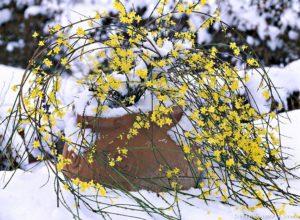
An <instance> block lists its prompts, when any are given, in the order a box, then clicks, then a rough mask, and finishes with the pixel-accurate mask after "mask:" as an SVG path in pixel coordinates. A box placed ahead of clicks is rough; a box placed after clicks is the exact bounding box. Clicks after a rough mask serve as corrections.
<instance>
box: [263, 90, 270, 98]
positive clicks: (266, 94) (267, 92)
mask: <svg viewBox="0 0 300 220" xmlns="http://www.w3.org/2000/svg"><path fill="white" fill-rule="evenodd" d="M262 95H263V97H264V98H265V99H266V100H268V99H269V98H270V97H271V94H270V92H269V90H265V91H263V93H262Z"/></svg>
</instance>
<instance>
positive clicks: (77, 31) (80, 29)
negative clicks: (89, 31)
mask: <svg viewBox="0 0 300 220" xmlns="http://www.w3.org/2000/svg"><path fill="white" fill-rule="evenodd" d="M76 34H77V35H78V36H79V37H83V36H84V35H85V30H84V29H83V28H82V27H79V28H77V30H76Z"/></svg>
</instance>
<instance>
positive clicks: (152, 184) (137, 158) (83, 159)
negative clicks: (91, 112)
mask: <svg viewBox="0 0 300 220" xmlns="http://www.w3.org/2000/svg"><path fill="white" fill-rule="evenodd" d="M182 114H183V112H182V111H181V109H180V108H178V107H177V108H174V111H173V112H172V113H171V114H170V117H171V118H172V120H173V121H172V123H171V124H170V125H164V126H162V127H160V126H158V125H157V124H155V123H153V122H150V124H149V127H147V128H145V127H143V128H141V129H139V132H138V134H137V135H135V136H133V137H132V138H130V139H127V138H126V135H128V134H129V133H130V129H131V128H132V127H133V124H134V122H135V121H136V118H139V117H141V116H140V114H127V115H124V116H121V117H114V118H96V117H92V116H81V115H78V116H77V122H79V123H81V124H85V128H91V129H92V130H93V131H94V132H99V133H100V137H99V138H98V139H97V141H96V143H95V152H94V155H95V158H94V159H93V161H92V162H89V155H90V152H89V151H87V152H85V153H84V154H83V155H78V154H77V153H75V152H74V151H72V150H69V149H68V145H65V147H64V152H63V156H64V158H66V159H71V161H72V163H71V164H68V165H66V166H65V168H64V173H65V174H66V175H67V176H68V177H71V178H76V177H79V178H80V179H82V180H83V181H91V180H94V181H96V182H100V183H102V184H104V185H107V186H110V187H117V188H122V189H127V190H137V189H149V190H152V191H161V190H166V189H171V188H174V186H172V185H171V184H172V181H171V177H170V176H168V175H165V173H164V170H163V169H164V168H165V169H166V168H169V170H174V169H175V171H174V172H175V173H176V172H178V176H177V181H176V182H177V183H178V184H179V185H180V186H181V187H182V188H184V189H188V188H191V187H192V186H194V185H195V182H194V179H193V178H192V175H191V169H190V163H189V162H188V161H187V160H186V159H185V155H184V153H183V151H182V149H181V148H180V146H179V145H178V144H177V143H176V142H175V141H174V140H172V139H171V138H170V136H169V135H168V134H167V132H168V130H170V128H172V127H173V126H174V125H175V124H176V123H177V122H178V121H179V120H180V118H181V117H182ZM169 175H170V174H169Z"/></svg>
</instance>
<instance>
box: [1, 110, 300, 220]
mask: <svg viewBox="0 0 300 220" xmlns="http://www.w3.org/2000/svg"><path fill="white" fill-rule="evenodd" d="M288 116H289V118H290V121H289V120H288V119H286V120H284V119H282V121H283V123H282V128H281V129H282V133H283V134H284V135H286V136H284V137H283V145H284V146H286V147H287V148H290V149H289V150H288V151H289V153H290V154H291V155H292V156H291V158H290V161H289V162H290V163H293V164H295V163H297V164H299V163H300V146H299V145H300V136H299V130H300V110H296V111H292V112H289V113H288ZM283 117H286V115H283ZM31 166H33V165H31ZM13 174H14V175H15V176H14V177H13V178H12V180H11V182H10V183H9V184H8V185H7V186H6V187H5V188H4V189H3V187H4V186H5V184H6V182H7V181H8V180H9V179H10V177H11V175H13ZM49 174H50V176H49ZM298 174H299V175H300V170H298ZM54 179H55V175H54V174H53V173H51V172H50V173H49V171H48V169H47V167H46V166H45V164H43V163H41V164H39V165H37V166H35V167H34V168H32V169H29V167H28V171H23V170H16V171H10V172H3V171H2V172H0V188H1V189H0V219H1V220H19V219H22V220H40V219H47V220H48V219H49V220H50V219H51V220H52V219H54V220H60V219H62V220H66V219H72V215H71V214H70V212H68V211H67V210H66V209H65V208H64V207H63V206H62V205H60V207H57V199H56V193H55V188H54V185H55V181H54ZM291 187H292V189H293V190H295V191H297V192H298V193H300V180H292V181H291ZM63 191H64V190H63ZM190 191H191V192H192V191H193V190H190ZM140 193H141V194H142V195H144V196H145V197H146V198H147V199H149V200H150V201H152V202H154V203H155V204H156V205H157V206H160V205H161V206H162V207H163V202H162V201H161V199H159V198H158V197H157V195H156V193H151V192H146V191H141V192H140ZM63 194H64V195H65V199H66V201H67V202H68V204H69V205H70V207H74V198H73V197H72V195H71V194H70V193H68V192H67V191H64V192H63ZM136 194H137V195H138V193H136ZM109 198H111V199H109ZM99 201H100V202H113V203H114V204H115V205H116V204H135V203H134V201H133V200H131V199H129V198H127V197H126V196H125V195H124V196H122V194H121V195H118V196H117V195H116V193H113V192H108V194H107V197H102V198H100V199H99ZM189 202H191V203H192V204H193V205H194V206H191V205H188V204H186V203H185V202H180V203H179V205H180V208H181V214H182V219H216V220H217V219H223V220H225V219H230V220H232V219H247V218H246V217H245V216H244V215H243V211H241V210H239V209H238V208H236V207H229V206H226V205H223V204H221V203H218V202H211V203H209V204H208V205H206V204H205V203H204V202H203V201H200V200H197V201H196V200H190V201H189ZM106 211H112V212H118V213H119V214H126V215H133V216H136V217H140V218H144V219H162V218H161V217H159V216H149V215H147V214H145V213H140V212H133V211H129V210H125V209H117V208H115V207H113V208H109V209H108V210H106ZM258 213H259V215H260V216H262V217H263V219H273V217H272V216H271V215H270V214H269V213H268V212H267V211H266V210H259V211H258ZM80 216H81V218H82V219H84V220H89V219H91V220H92V219H99V218H100V217H99V216H96V215H95V214H93V213H92V212H90V211H88V210H86V209H85V208H84V207H83V206H82V207H81V209H80ZM299 216H300V207H289V206H287V207H286V215H285V217H284V218H283V219H297V217H299ZM112 217H113V219H128V217H120V216H114V215H112Z"/></svg>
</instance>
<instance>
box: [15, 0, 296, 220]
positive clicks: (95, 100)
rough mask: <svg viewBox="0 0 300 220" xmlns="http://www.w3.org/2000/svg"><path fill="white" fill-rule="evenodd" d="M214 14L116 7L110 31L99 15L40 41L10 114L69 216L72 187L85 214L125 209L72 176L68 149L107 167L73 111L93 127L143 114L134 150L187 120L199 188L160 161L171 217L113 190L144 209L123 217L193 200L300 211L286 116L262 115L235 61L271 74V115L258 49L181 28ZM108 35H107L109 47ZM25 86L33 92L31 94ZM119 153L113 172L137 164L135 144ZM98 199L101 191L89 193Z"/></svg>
mask: <svg viewBox="0 0 300 220" xmlns="http://www.w3.org/2000/svg"><path fill="white" fill-rule="evenodd" d="M204 4H205V1H200V2H195V3H189V4H185V3H183V2H182V1H178V2H176V4H175V6H174V7H169V4H168V1H158V2H157V4H156V6H155V8H154V9H153V11H152V13H151V16H150V17H142V16H140V15H139V14H138V13H137V12H136V11H135V10H131V11H128V10H126V9H125V7H124V5H123V3H122V2H120V1H115V2H114V8H115V9H116V10H117V11H118V16H116V17H113V18H111V19H112V20H113V22H111V23H109V24H108V25H106V24H105V22H103V21H104V20H105V19H107V15H106V14H103V13H101V12H99V13H96V14H95V16H91V17H83V18H82V20H80V21H78V22H76V23H72V24H70V25H68V26H64V27H62V26H61V25H60V24H57V25H55V26H54V27H53V28H52V29H51V31H50V32H51V34H50V36H48V37H46V38H43V37H42V36H40V35H39V34H38V33H34V35H33V37H34V38H36V39H38V41H39V43H38V44H39V49H38V50H37V51H36V53H35V55H34V56H33V58H32V59H31V61H30V65H29V66H28V68H27V70H26V73H25V75H24V78H23V81H22V83H21V85H18V87H19V88H20V91H19V96H18V98H17V100H16V105H15V108H14V109H13V110H12V111H11V113H10V114H11V116H12V117H15V118H17V119H18V120H17V123H16V124H15V130H17V128H26V129H27V131H28V132H27V135H26V136H27V137H28V136H30V137H29V138H27V139H26V137H25V139H26V140H27V143H28V148H29V151H30V153H31V154H33V155H35V156H36V157H37V158H38V160H42V159H48V160H47V164H48V165H49V169H50V170H51V171H53V172H55V173H57V186H58V188H57V194H58V198H59V199H60V200H61V202H62V203H63V204H64V205H66V206H67V204H66V203H65V201H64V198H63V194H62V193H61V191H60V187H62V186H63V187H64V188H65V189H67V190H69V191H70V192H71V193H72V194H73V195H74V196H75V201H76V204H77V206H78V207H79V203H80V204H84V205H86V206H87V207H88V208H89V209H91V210H92V211H93V212H98V213H99V214H100V215H102V216H109V215H110V214H118V213H109V212H107V211H106V210H105V208H103V207H106V206H114V204H109V205H107V204H106V203H101V202H100V201H99V200H98V199H97V196H102V197H108V198H109V193H107V191H108V187H107V186H106V185H105V184H102V183H101V182H95V181H94V180H89V181H86V180H84V179H81V178H71V179H70V178H68V177H66V176H63V175H62V174H61V171H64V168H65V167H66V166H67V165H69V164H71V163H72V161H71V160H70V159H69V158H65V157H64V156H63V155H62V154H61V152H60V149H59V148H58V147H57V142H58V140H63V141H64V142H65V143H66V144H67V145H68V146H69V149H70V150H72V151H74V152H75V153H76V154H78V155H82V154H83V153H84V152H88V159H87V160H88V163H90V164H93V163H94V161H95V160H99V158H95V155H96V153H95V152H96V149H95V140H96V139H97V138H98V137H97V134H95V133H93V132H90V131H89V130H88V129H87V125H86V124H85V123H84V121H83V122H82V123H79V124H76V123H75V125H74V127H73V130H71V132H70V130H68V129H65V130H63V127H64V125H62V121H63V119H65V121H67V123H71V117H70V113H71V112H72V111H74V112H75V114H78V115H81V116H83V117H84V116H92V117H94V118H101V117H115V116H120V115H124V114H132V113H139V115H138V116H137V117H136V118H135V122H134V123H133V125H132V127H131V128H130V129H129V130H128V132H127V133H126V134H120V137H119V138H120V139H122V140H124V143H126V142H127V141H130V140H131V139H132V138H134V137H135V136H137V135H138V134H139V132H140V130H141V129H149V128H150V127H151V124H155V125H157V126H158V127H163V126H166V125H171V124H172V122H173V121H174V120H173V118H172V117H171V113H172V112H173V111H174V109H175V108H177V109H178V108H179V109H180V110H181V111H182V112H183V117H182V119H181V120H180V121H179V123H178V124H176V126H174V127H173V128H172V129H171V130H170V131H169V134H170V136H171V137H172V138H173V139H174V141H176V143H177V144H178V148H179V149H180V150H181V152H182V153H183V154H184V156H185V160H186V162H187V163H189V164H190V173H191V177H190V178H192V180H193V181H194V188H196V190H195V191H193V193H192V192H190V191H184V190H182V186H181V184H180V182H179V181H178V179H179V178H180V177H181V176H182V175H183V174H182V173H181V172H182V171H181V170H180V169H179V168H177V167H171V166H169V165H168V164H164V163H161V164H160V165H161V166H160V169H159V172H160V175H162V176H164V177H165V178H167V179H168V181H169V183H170V186H169V187H167V188H166V189H165V190H167V191H168V193H166V194H167V195H168V196H169V195H171V196H172V199H173V201H169V200H168V201H167V200H164V201H165V202H166V204H167V207H166V209H161V208H159V207H156V206H155V205H154V204H152V203H151V202H149V201H145V200H143V199H141V198H140V197H138V196H136V194H135V193H132V192H129V191H126V190H124V189H122V188H118V187H117V186H113V187H111V188H112V189H110V190H112V191H115V192H116V193H117V192H118V191H116V190H122V191H123V193H124V195H126V196H128V197H130V198H133V199H135V201H136V202H137V204H138V205H137V206H136V207H126V206H124V207H123V206H122V207H123V208H124V209H134V210H137V211H144V212H147V213H149V214H153V213H156V214H159V215H161V216H163V217H165V218H168V219H173V218H174V219H177V218H178V219H179V218H180V211H178V210H177V209H176V204H177V202H176V201H178V199H186V202H188V198H189V197H191V198H198V199H202V200H205V201H211V200H221V202H223V203H226V204H231V205H233V204H234V205H239V206H240V207H241V208H243V209H245V210H248V211H249V212H250V213H251V212H252V211H254V210H256V209H258V208H261V207H265V208H268V209H269V210H270V211H271V212H272V213H273V214H274V215H275V216H276V217H277V218H280V216H281V215H282V214H283V213H284V210H283V208H282V207H283V206H282V205H283V204H285V203H289V204H294V205H296V204H297V203H298V202H299V195H296V194H294V193H292V192H290V191H289V188H288V187H285V186H286V185H287V186H288V180H289V178H292V177H294V175H293V173H292V171H293V168H289V167H287V166H286V165H285V161H286V159H287V156H286V155H285V154H284V148H283V146H281V142H280V135H281V134H280V126H279V125H280V123H279V116H278V115H276V109H275V111H269V112H266V111H262V110H261V108H260V106H257V105H256V103H255V101H254V99H253V97H252V93H251V92H250V90H249V88H248V86H247V82H248V81H249V79H250V78H251V75H247V74H245V75H244V74H242V73H241V72H239V71H238V70H237V68H236V67H235V66H233V65H232V64H231V63H229V62H228V61H227V60H228V59H226V57H230V58H233V59H236V60H238V61H239V63H242V64H243V67H244V68H252V69H254V70H255V71H257V72H258V73H259V74H260V76H261V83H260V85H259V88H256V89H257V90H258V91H260V93H261V97H262V98H263V99H265V100H267V103H269V104H270V105H271V103H272V101H274V100H275V98H276V99H277V100H278V98H277V96H278V94H277V92H276V89H275V88H274V87H273V85H272V82H271V81H270V79H269V78H268V75H267V74H266V72H265V71H264V68H263V67H261V66H260V63H259V61H258V60H257V59H256V57H252V56H250V54H251V50H249V49H248V47H247V45H238V44H237V43H236V42H231V43H230V44H229V45H225V44H214V45H209V44H208V45H204V46H199V45H197V44H196V41H197V35H196V32H197V29H195V28H186V27H181V28H180V27H178V26H177V23H176V21H178V19H184V16H186V15H191V14H201V13H202V12H201V8H202V7H204ZM202 15H205V14H203V13H202ZM205 16H207V19H206V20H205V22H204V23H202V24H201V25H200V26H199V28H203V29H207V28H209V27H211V26H212V25H214V24H218V25H220V26H221V27H222V29H221V31H222V32H224V33H226V31H227V30H228V29H230V27H228V26H226V24H224V23H223V22H222V20H221V18H220V13H219V11H215V13H214V14H213V15H205ZM102 31H105V32H106V33H107V34H106V35H101V37H99V33H101V32H102ZM244 58H245V59H244ZM258 67H260V68H258ZM68 72H72V73H73V74H74V77H73V78H72V79H73V82H74V83H73V84H72V86H73V87H72V89H73V90H74V94H72V97H73V100H67V101H66V100H65V99H64V97H65V96H67V94H66V93H64V92H63V93H62V92H61V91H62V85H63V83H64V80H65V79H66V77H65V74H66V73H68ZM67 79H69V78H67ZM26 84H29V88H30V89H29V90H28V91H25V90H24V89H23V88H24V86H25V85H26ZM76 89H77V92H75V90H76ZM72 92H73V91H72ZM279 107H280V106H279ZM271 122H272V123H271ZM274 122H277V123H274ZM100 135H101V134H100ZM149 138H150V140H151V137H149ZM100 140H101V139H100ZM30 146H32V147H30ZM115 151H116V154H114V155H116V156H113V155H112V154H108V155H107V161H108V166H110V167H112V168H113V167H117V166H118V165H119V164H122V163H124V159H125V158H126V157H127V156H128V149H127V147H126V144H124V147H122V148H120V147H116V149H115ZM115 175H116V174H115ZM91 189H94V191H92V190H91ZM87 190H91V191H89V193H92V192H94V193H92V195H91V194H87V193H85V192H86V191H87ZM160 196H161V197H162V198H164V195H163V194H162V195H160ZM116 206H117V205H116ZM119 208H120V207H119ZM170 210H171V211H170ZM74 215H76V213H74ZM250 215H251V214H250ZM77 217H78V216H77Z"/></svg>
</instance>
